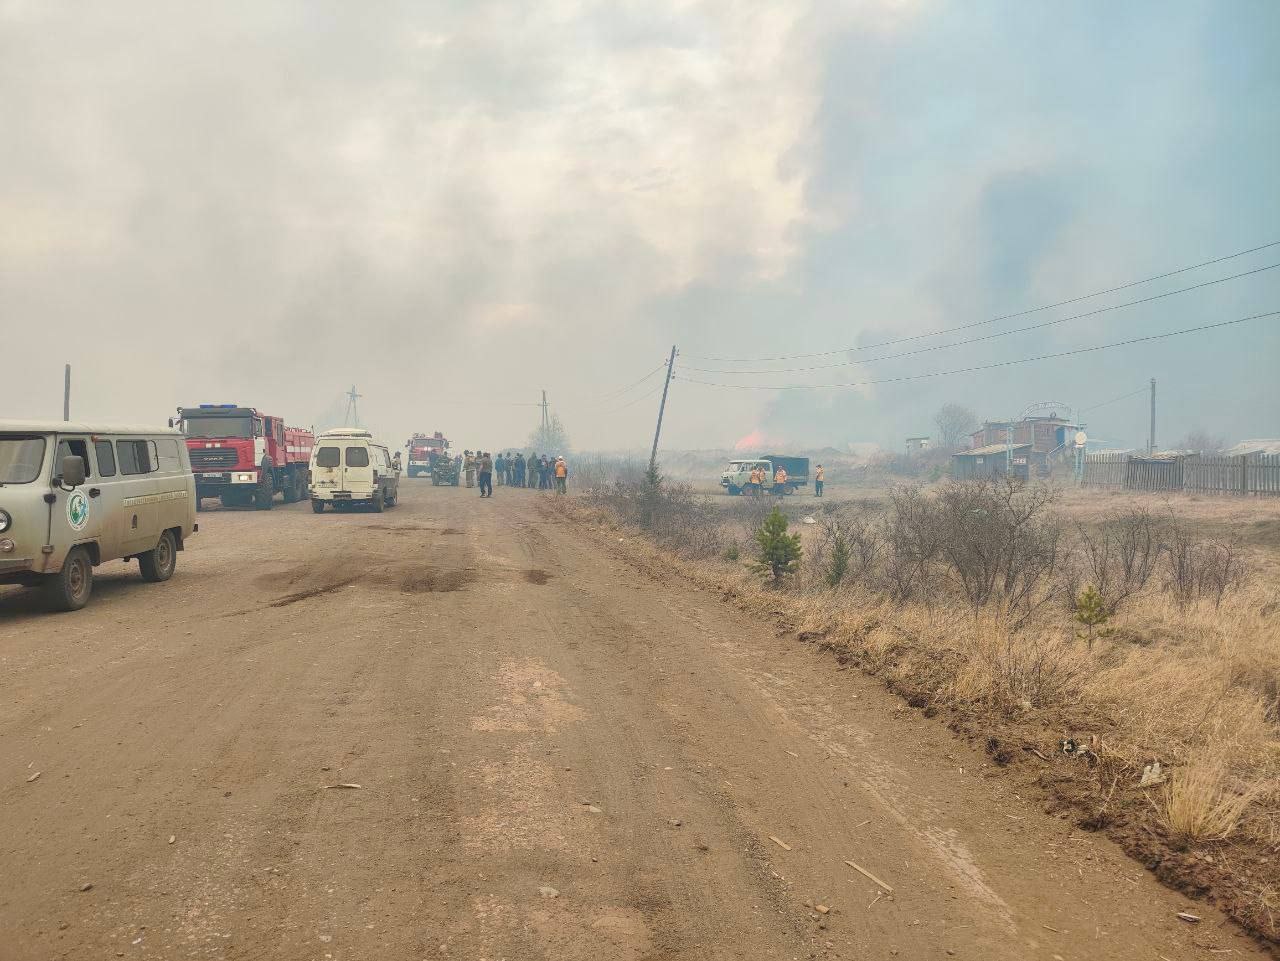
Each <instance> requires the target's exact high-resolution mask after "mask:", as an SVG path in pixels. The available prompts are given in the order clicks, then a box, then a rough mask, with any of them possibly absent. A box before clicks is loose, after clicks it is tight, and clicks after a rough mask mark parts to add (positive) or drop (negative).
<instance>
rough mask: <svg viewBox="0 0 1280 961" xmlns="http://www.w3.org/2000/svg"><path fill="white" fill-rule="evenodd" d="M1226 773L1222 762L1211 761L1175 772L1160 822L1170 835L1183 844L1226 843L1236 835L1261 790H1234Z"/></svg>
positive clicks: (1164, 801) (1202, 760) (1181, 768)
mask: <svg viewBox="0 0 1280 961" xmlns="http://www.w3.org/2000/svg"><path fill="white" fill-rule="evenodd" d="M1227 771H1228V769H1227V765H1226V764H1225V763H1224V762H1223V761H1222V759H1221V758H1214V757H1210V758H1206V759H1197V760H1194V761H1192V762H1191V763H1190V764H1188V765H1186V766H1184V767H1180V768H1178V769H1177V770H1175V771H1174V772H1173V776H1172V777H1171V778H1170V779H1169V781H1168V783H1167V784H1166V785H1165V790H1164V792H1163V795H1164V797H1163V804H1162V808H1161V820H1162V821H1163V823H1164V825H1165V827H1166V828H1168V830H1169V833H1170V834H1172V835H1173V836H1174V837H1176V838H1179V839H1181V840H1184V841H1225V840H1227V839H1228V838H1229V837H1231V836H1232V835H1233V834H1235V833H1236V829H1237V828H1238V827H1239V826H1240V819H1241V817H1243V815H1244V812H1245V809H1246V808H1248V806H1249V804H1250V803H1251V802H1252V801H1253V800H1254V798H1255V797H1257V795H1258V794H1259V793H1260V792H1261V788H1260V786H1258V785H1255V786H1254V787H1253V788H1252V789H1251V790H1246V791H1240V790H1237V789H1234V788H1233V787H1232V786H1231V784H1230V778H1229V776H1228V773H1227Z"/></svg>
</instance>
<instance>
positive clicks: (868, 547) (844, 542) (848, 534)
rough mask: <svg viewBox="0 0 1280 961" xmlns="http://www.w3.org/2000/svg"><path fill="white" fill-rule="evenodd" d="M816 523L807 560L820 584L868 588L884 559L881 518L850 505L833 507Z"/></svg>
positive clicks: (824, 511)
mask: <svg viewBox="0 0 1280 961" xmlns="http://www.w3.org/2000/svg"><path fill="white" fill-rule="evenodd" d="M817 522H818V533H817V538H816V543H815V545H814V547H813V549H812V551H811V552H810V556H811V560H812V562H813V563H814V564H815V565H816V566H817V568H818V571H819V573H820V574H821V575H822V578H823V580H824V581H826V582H827V583H828V584H831V585H832V586H835V585H836V584H839V583H848V584H862V585H868V584H871V583H872V581H873V579H874V578H875V576H876V574H877V571H878V567H879V563H880V561H881V559H882V556H883V545H882V541H881V530H880V518H879V517H878V516H876V515H874V514H870V513H868V512H867V511H865V510H862V509H859V508H858V507H855V506H852V505H847V504H842V505H836V504H832V505H830V506H829V507H828V508H827V509H825V510H823V511H822V513H821V514H819V516H818V518H817ZM837 575H838V576H837Z"/></svg>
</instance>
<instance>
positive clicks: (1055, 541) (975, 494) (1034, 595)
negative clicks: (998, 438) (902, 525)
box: [932, 478, 1062, 619]
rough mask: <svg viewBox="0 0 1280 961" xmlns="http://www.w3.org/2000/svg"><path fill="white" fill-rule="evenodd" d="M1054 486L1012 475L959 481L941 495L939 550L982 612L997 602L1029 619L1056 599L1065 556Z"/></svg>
mask: <svg viewBox="0 0 1280 961" xmlns="http://www.w3.org/2000/svg"><path fill="white" fill-rule="evenodd" d="M1052 503H1053V491H1052V490H1051V489H1050V488H1047V487H1041V486H1027V485H1024V484H1022V483H1019V482H1017V481H1015V480H1014V479H1012V478H1008V479H1005V480H1001V481H996V480H991V481H963V482H959V481H953V482H950V483H948V484H947V485H945V486H944V487H943V488H942V490H941V491H940V492H939V494H938V496H937V500H936V509H935V511H934V513H935V519H934V523H933V525H932V526H933V529H934V537H935V539H936V544H937V549H938V554H939V557H940V558H941V560H942V561H943V562H944V569H945V570H946V572H947V575H948V577H949V579H950V580H951V581H952V583H953V584H955V585H956V586H957V587H958V588H959V590H960V592H961V594H962V595H963V597H964V598H965V600H966V601H967V602H968V604H969V606H970V607H971V608H972V609H973V611H974V612H975V614H976V613H977V612H978V611H979V610H980V609H982V608H984V607H987V606H989V605H990V606H992V607H994V608H995V609H996V610H998V611H1000V612H1002V613H1004V614H1017V615H1018V616H1019V618H1020V619H1025V618H1027V617H1028V616H1030V614H1031V613H1032V612H1034V611H1035V610H1036V609H1037V608H1038V607H1040V606H1041V605H1043V604H1045V603H1047V602H1048V601H1049V600H1051V599H1052V597H1053V594H1054V590H1053V588H1054V581H1055V573H1056V571H1057V569H1058V564H1059V561H1060V560H1061V557H1062V525H1061V524H1060V523H1059V522H1058V520H1057V519H1056V518H1055V517H1054V516H1053V515H1052V514H1051V513H1050V510H1049V508H1050V505H1051V504H1052Z"/></svg>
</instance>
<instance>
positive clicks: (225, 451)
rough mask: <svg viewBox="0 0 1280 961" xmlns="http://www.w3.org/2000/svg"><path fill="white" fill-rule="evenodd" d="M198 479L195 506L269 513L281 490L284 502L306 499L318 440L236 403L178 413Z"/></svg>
mask: <svg viewBox="0 0 1280 961" xmlns="http://www.w3.org/2000/svg"><path fill="white" fill-rule="evenodd" d="M177 426H179V427H181V428H182V432H183V433H184V434H185V435H186V438H187V451H188V453H189V455H190V457H191V469H192V471H193V472H194V473H195V476H196V506H197V509H199V508H200V500H201V498H204V497H217V498H220V499H221V501H222V504H223V506H224V507H248V506H250V505H252V506H254V507H256V508H257V509H258V510H270V509H271V505H272V501H273V500H274V498H275V494H276V492H277V491H280V492H281V493H283V495H284V502H285V503H286V504H292V503H294V502H295V501H300V500H305V499H306V497H307V486H308V483H309V482H310V473H309V465H310V461H311V448H312V447H313V446H314V444H315V436H314V434H312V432H311V431H310V430H305V429H303V428H300V427H286V426H285V423H284V420H283V419H282V418H280V417H274V416H272V415H270V414H263V413H261V412H259V411H258V410H255V409H254V408H252V407H241V406H239V405H237V404H200V405H199V406H198V407H180V408H178V417H177Z"/></svg>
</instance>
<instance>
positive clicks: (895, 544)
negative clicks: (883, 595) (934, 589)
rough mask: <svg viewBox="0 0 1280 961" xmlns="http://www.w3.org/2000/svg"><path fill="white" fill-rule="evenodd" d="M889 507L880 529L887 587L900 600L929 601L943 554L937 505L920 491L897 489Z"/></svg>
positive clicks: (884, 576)
mask: <svg viewBox="0 0 1280 961" xmlns="http://www.w3.org/2000/svg"><path fill="white" fill-rule="evenodd" d="M889 505H890V506H889V510H888V512H887V513H886V514H885V517H884V521H883V524H882V530H881V537H882V539H883V542H884V545H885V561H884V570H883V584H884V588H885V589H886V591H887V592H888V593H889V595H890V596H891V597H892V598H893V599H894V600H897V601H906V600H912V599H915V598H922V599H924V600H925V601H926V602H927V601H928V600H929V599H930V597H931V591H930V587H931V586H932V582H933V579H934V578H933V567H934V564H935V562H936V561H937V559H938V556H939V553H940V545H939V543H938V525H937V521H936V510H935V505H934V502H933V501H932V499H931V498H928V497H926V496H925V495H924V494H922V493H921V492H920V490H919V489H918V488H915V487H897V488H894V489H893V490H892V491H890V492H889Z"/></svg>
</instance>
